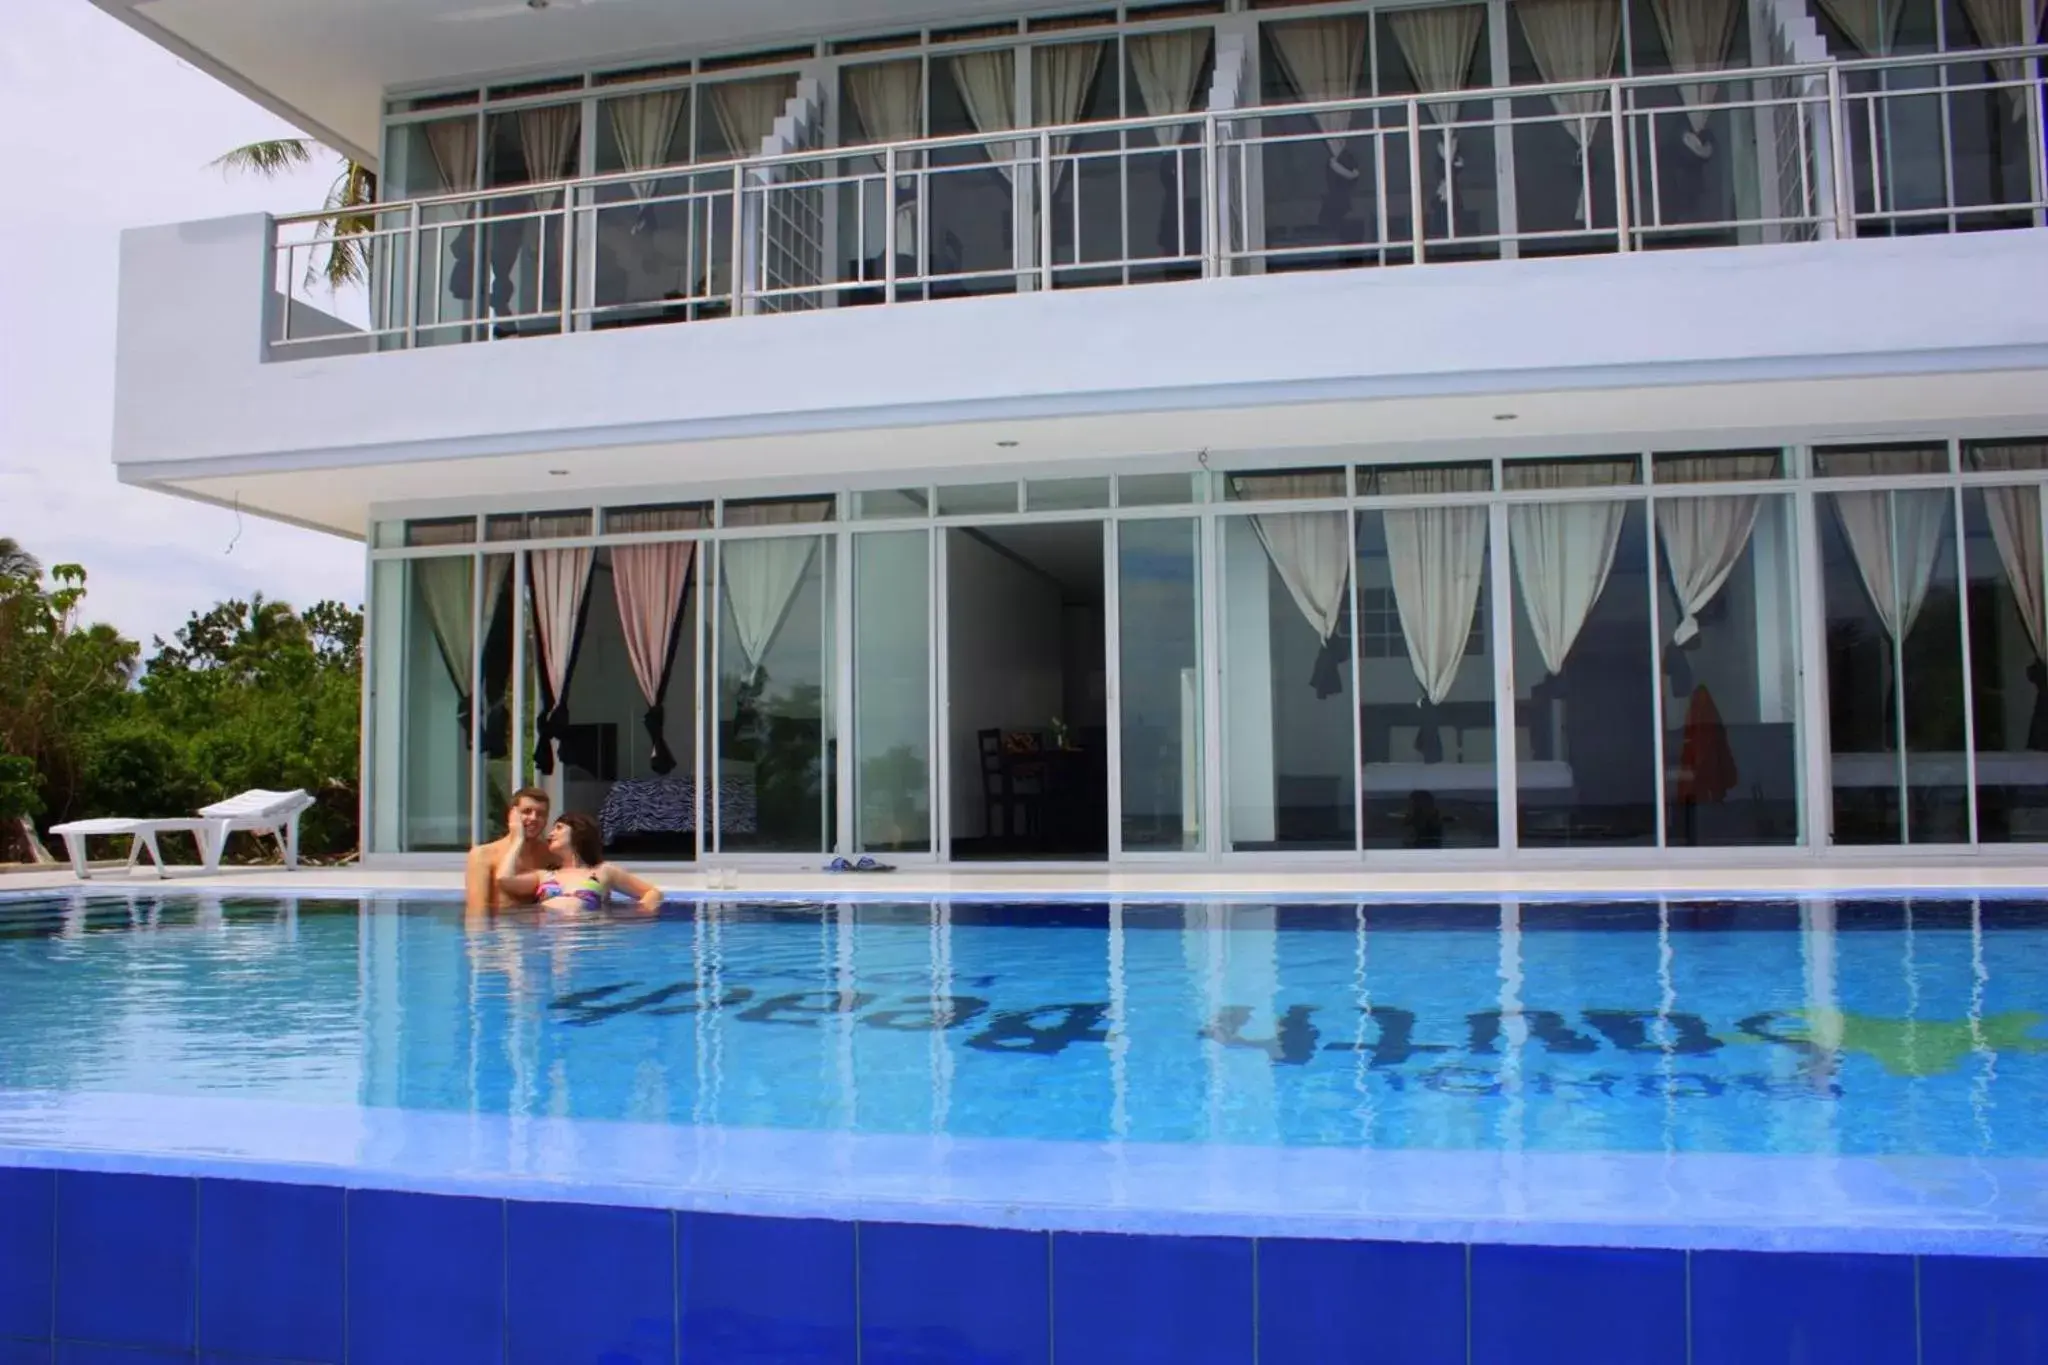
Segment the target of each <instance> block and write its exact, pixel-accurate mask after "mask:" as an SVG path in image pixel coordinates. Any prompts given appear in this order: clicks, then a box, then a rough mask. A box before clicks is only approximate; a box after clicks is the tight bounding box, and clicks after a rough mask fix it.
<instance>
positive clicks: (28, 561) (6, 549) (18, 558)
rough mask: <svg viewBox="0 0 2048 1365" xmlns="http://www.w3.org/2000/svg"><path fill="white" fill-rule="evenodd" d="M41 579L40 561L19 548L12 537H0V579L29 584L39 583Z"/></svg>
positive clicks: (41, 566)
mask: <svg viewBox="0 0 2048 1365" xmlns="http://www.w3.org/2000/svg"><path fill="white" fill-rule="evenodd" d="M42 577H43V565H42V561H41V560H39V559H37V558H36V557H35V556H34V555H32V554H30V553H29V552H28V551H27V550H24V549H23V548H22V547H21V542H20V541H18V540H16V539H15V538H14V537H13V536H0V578H20V579H25V580H26V581H28V582H30V583H39V582H41V581H42Z"/></svg>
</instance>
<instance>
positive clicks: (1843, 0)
mask: <svg viewBox="0 0 2048 1365" xmlns="http://www.w3.org/2000/svg"><path fill="white" fill-rule="evenodd" d="M1820 7H1821V8H1822V9H1824V10H1826V11H1827V12H1828V17H1829V18H1830V19H1833V20H1834V21H1835V24H1836V26H1837V27H1838V28H1840V29H1841V30H1842V32H1844V33H1846V34H1848V35H1849V41H1850V42H1852V43H1854V44H1856V50H1857V51H1858V52H1861V53H1862V54H1863V55H1864V56H1866V57H1889V56H1890V55H1891V52H1892V43H1893V41H1894V40H1895V39H1896V38H1897V37H1898V32H1899V16H1900V15H1901V14H1902V13H1904V12H1905V8H1906V6H1905V0H1820Z"/></svg>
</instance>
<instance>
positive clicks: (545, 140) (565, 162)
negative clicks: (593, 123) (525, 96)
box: [518, 104, 583, 209]
mask: <svg viewBox="0 0 2048 1365" xmlns="http://www.w3.org/2000/svg"><path fill="white" fill-rule="evenodd" d="M582 127H583V108H582V106H581V105H575V104H551V105H548V106H546V107H544V108H540V109H521V110H520V111H519V114H518V129H519V155H520V157H521V158H522V159H523V160H524V161H525V162H526V178H527V179H528V180H530V181H534V182H543V181H549V180H560V179H562V178H563V177H565V176H570V175H574V174H575V172H576V167H575V160H576V135H577V133H578V132H580V131H581V129H582ZM557 197H558V195H557V192H556V191H554V190H545V191H542V192H541V193H539V194H537V195H535V196H534V198H535V202H537V203H538V204H539V205H540V207H542V208H544V209H545V208H551V207H553V206H554V204H555V203H556V202H557Z"/></svg>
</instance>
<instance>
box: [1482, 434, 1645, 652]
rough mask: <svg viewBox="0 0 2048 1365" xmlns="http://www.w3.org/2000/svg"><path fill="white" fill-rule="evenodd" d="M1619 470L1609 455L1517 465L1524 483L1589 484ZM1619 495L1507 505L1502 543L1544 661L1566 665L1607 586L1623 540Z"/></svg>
mask: <svg viewBox="0 0 2048 1365" xmlns="http://www.w3.org/2000/svg"><path fill="white" fill-rule="evenodd" d="M1619 477H1621V476H1620V474H1619V473H1618V472H1617V470H1616V467H1615V466H1613V465H1611V464H1609V463H1605V462H1602V463H1596V464H1561V465H1538V466H1535V467H1532V468H1529V469H1526V470H1523V471H1521V476H1520V483H1521V486H1522V487H1524V488H1591V487H1597V486H1600V485H1605V484H1612V483H1614V482H1615V481H1616V480H1617V478H1619ZM1627 511H1628V504H1627V503H1623V502H1546V503H1532V504H1525V505H1522V506H1519V507H1510V508H1509V509H1508V546H1509V550H1510V551H1511V553H1512V554H1513V556H1514V562H1515V582H1516V584H1517V585H1518V586H1519V587H1520V589H1521V593H1522V610H1523V613H1524V614H1525V615H1526V616H1527V617H1528V619H1529V628H1530V631H1531V632H1532V633H1533V634H1534V635H1535V636H1536V649H1537V652H1538V653H1540V654H1541V655H1542V656H1543V666H1544V668H1545V669H1546V670H1547V671H1548V672H1550V673H1551V674H1553V675H1555V674H1557V673H1560V672H1562V671H1563V670H1564V665H1565V660H1566V659H1568V658H1570V657H1571V652H1572V646H1573V645H1574V644H1577V643H1578V639H1579V632H1580V631H1581V630H1583V629H1584V628H1585V625H1586V617H1587V616H1588V615H1590V614H1591V613H1592V610H1593V605H1594V603H1596V602H1598V601H1599V600H1600V594H1601V593H1602V592H1603V591H1605V590H1606V588H1607V576H1608V575H1609V574H1610V573H1612V572H1613V571H1614V552H1615V549H1616V547H1617V546H1619V545H1620V543H1621V523H1622V518H1623V516H1624V515H1625V514H1626V513H1627Z"/></svg>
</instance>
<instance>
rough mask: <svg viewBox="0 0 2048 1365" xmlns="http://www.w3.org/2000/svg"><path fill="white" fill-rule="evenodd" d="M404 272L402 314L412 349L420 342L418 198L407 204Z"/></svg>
mask: <svg viewBox="0 0 2048 1365" xmlns="http://www.w3.org/2000/svg"><path fill="white" fill-rule="evenodd" d="M437 240H438V239H437ZM402 273H403V275H404V277H405V305H404V308H403V310H402V311H401V313H400V316H402V317H403V318H404V319H405V348H406V349H407V350H412V349H414V348H415V347H417V346H418V345H419V344H420V203H419V200H417V199H415V200H413V201H412V202H411V203H409V204H407V205H406V206H405V269H404V271H403V272H402Z"/></svg>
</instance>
